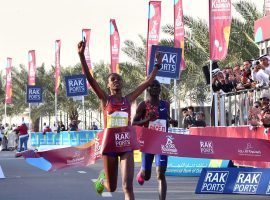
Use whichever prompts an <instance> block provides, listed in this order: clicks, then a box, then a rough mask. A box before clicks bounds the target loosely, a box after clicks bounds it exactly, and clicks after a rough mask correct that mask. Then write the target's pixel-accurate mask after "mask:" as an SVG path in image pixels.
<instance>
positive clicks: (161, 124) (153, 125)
mask: <svg viewBox="0 0 270 200" xmlns="http://www.w3.org/2000/svg"><path fill="white" fill-rule="evenodd" d="M166 127H167V123H166V120H165V119H156V120H155V121H150V122H149V126H148V128H150V129H153V130H156V131H162V132H166V130H167V129H166Z"/></svg>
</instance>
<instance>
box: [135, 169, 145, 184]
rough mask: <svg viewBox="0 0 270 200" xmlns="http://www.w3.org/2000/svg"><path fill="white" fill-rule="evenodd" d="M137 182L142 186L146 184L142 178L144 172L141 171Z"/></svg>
mask: <svg viewBox="0 0 270 200" xmlns="http://www.w3.org/2000/svg"><path fill="white" fill-rule="evenodd" d="M137 182H138V183H139V184H140V185H143V184H144V179H143V177H142V171H141V170H140V171H139V173H138V174H137Z"/></svg>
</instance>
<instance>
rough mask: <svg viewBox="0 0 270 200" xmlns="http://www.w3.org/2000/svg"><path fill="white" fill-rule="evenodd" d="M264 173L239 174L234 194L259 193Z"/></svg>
mask: <svg viewBox="0 0 270 200" xmlns="http://www.w3.org/2000/svg"><path fill="white" fill-rule="evenodd" d="M261 175H262V172H239V173H238V176H237V179H236V182H235V185H234V188H233V193H241V194H255V193H256V192H257V189H258V186H259V182H260V179H261Z"/></svg>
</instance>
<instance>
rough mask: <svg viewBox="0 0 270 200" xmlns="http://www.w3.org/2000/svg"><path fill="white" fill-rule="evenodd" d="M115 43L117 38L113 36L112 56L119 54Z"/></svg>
mask: <svg viewBox="0 0 270 200" xmlns="http://www.w3.org/2000/svg"><path fill="white" fill-rule="evenodd" d="M117 41H118V37H117V36H113V45H112V53H113V54H117V53H118V52H119V48H118V45H117Z"/></svg>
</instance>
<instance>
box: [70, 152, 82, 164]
mask: <svg viewBox="0 0 270 200" xmlns="http://www.w3.org/2000/svg"><path fill="white" fill-rule="evenodd" d="M84 160H85V157H84V156H83V152H81V151H75V152H74V155H73V158H72V159H70V160H67V165H75V164H78V163H81V162H83V161H84Z"/></svg>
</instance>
